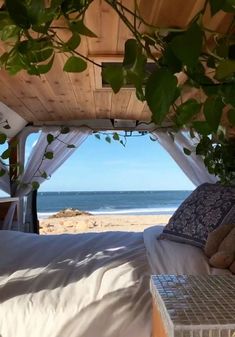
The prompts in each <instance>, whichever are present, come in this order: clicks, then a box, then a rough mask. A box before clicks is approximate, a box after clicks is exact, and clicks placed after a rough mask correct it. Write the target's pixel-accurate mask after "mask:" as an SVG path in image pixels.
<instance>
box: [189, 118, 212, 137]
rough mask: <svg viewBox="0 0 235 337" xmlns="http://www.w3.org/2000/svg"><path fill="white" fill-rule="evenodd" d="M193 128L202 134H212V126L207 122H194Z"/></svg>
mask: <svg viewBox="0 0 235 337" xmlns="http://www.w3.org/2000/svg"><path fill="white" fill-rule="evenodd" d="M193 128H194V129H195V130H196V131H197V132H198V133H199V134H201V135H203V136H206V135H210V134H211V127H210V125H209V124H208V123H207V122H203V121H196V122H193Z"/></svg>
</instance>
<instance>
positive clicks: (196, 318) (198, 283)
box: [151, 275, 235, 337]
mask: <svg viewBox="0 0 235 337" xmlns="http://www.w3.org/2000/svg"><path fill="white" fill-rule="evenodd" d="M151 293H152V296H153V337H235V276H230V275H228V276H212V275H210V276H186V275H179V276H175V275H156V276H152V277H151Z"/></svg>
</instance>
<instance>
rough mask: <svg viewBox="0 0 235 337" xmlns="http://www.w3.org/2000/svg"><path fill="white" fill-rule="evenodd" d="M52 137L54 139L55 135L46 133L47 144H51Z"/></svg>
mask: <svg viewBox="0 0 235 337" xmlns="http://www.w3.org/2000/svg"><path fill="white" fill-rule="evenodd" d="M54 139H55V137H54V136H53V135H52V134H51V133H49V134H48V135H47V143H48V144H51V143H52V142H53V141H54Z"/></svg>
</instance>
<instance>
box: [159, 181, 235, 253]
mask: <svg viewBox="0 0 235 337" xmlns="http://www.w3.org/2000/svg"><path fill="white" fill-rule="evenodd" d="M231 222H232V223H235V186H233V187H231V186H223V185H221V184H219V183H217V184H208V183H206V184H202V185H200V186H199V187H198V188H196V189H195V190H194V191H193V193H192V194H190V196H189V197H188V198H187V199H186V200H185V201H184V202H183V203H182V204H181V205H180V206H179V208H178V209H177V210H176V211H175V213H174V214H173V216H172V217H171V218H170V220H169V222H168V224H167V225H166V226H165V228H164V230H163V234H162V236H161V237H162V238H167V239H169V240H172V241H178V242H183V243H188V244H191V245H194V246H198V247H204V245H205V243H206V239H207V236H208V233H209V232H211V231H212V230H214V229H215V228H217V227H219V226H220V225H222V224H225V223H231Z"/></svg>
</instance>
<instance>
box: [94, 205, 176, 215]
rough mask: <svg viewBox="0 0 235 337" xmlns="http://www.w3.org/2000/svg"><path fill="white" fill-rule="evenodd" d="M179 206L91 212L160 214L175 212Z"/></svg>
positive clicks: (95, 213) (99, 213) (95, 212)
mask: <svg viewBox="0 0 235 337" xmlns="http://www.w3.org/2000/svg"><path fill="white" fill-rule="evenodd" d="M176 209H177V207H164V208H163V207H162V208H130V209H107V208H105V209H100V210H96V211H90V213H92V214H94V215H101V214H104V215H105V214H110V215H111V214H129V215H131V214H133V215H136V214H139V215H140V214H143V215H144V214H146V215H147V214H149V215H150V214H151V215H154V214H156V215H159V214H173V213H174V212H175V211H176Z"/></svg>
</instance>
